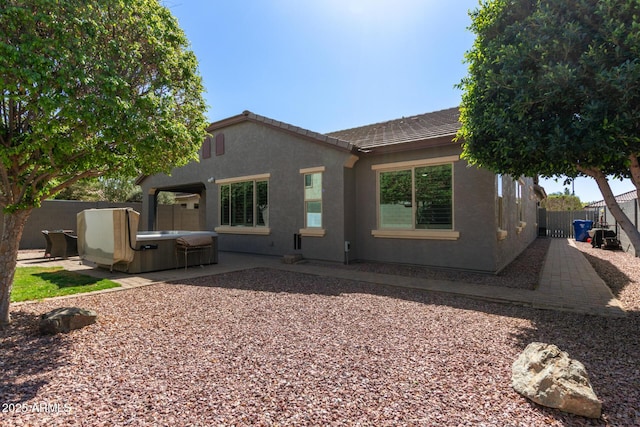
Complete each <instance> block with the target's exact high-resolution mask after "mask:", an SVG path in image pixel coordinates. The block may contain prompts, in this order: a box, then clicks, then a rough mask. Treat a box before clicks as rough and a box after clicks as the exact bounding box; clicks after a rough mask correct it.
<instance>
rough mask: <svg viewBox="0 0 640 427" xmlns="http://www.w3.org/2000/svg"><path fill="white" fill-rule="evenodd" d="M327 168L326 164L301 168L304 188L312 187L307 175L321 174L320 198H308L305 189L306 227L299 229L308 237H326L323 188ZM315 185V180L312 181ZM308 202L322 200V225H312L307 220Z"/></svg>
mask: <svg viewBox="0 0 640 427" xmlns="http://www.w3.org/2000/svg"><path fill="white" fill-rule="evenodd" d="M325 170H326V168H325V167H324V166H319V167H313V168H305V169H300V174H301V175H302V180H303V190H306V189H307V188H310V187H309V186H307V176H310V175H313V174H320V189H321V192H320V198H319V199H307V197H306V191H304V195H303V199H304V202H303V205H304V228H301V229H300V230H299V233H300V234H301V235H302V236H306V237H324V236H325V234H326V230H325V228H324V224H325V218H324V203H323V200H322V196H323V195H322V188H324V187H323V186H324V183H323V181H324V172H325ZM311 184H312V185H313V181H312V183H311ZM307 202H320V218H321V219H320V221H321V225H320V227H310V226H309V224H308V222H307V219H308V218H307Z"/></svg>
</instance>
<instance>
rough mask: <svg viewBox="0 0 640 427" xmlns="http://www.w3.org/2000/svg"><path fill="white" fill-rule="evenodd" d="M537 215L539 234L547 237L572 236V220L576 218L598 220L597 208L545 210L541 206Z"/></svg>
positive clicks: (573, 234)
mask: <svg viewBox="0 0 640 427" xmlns="http://www.w3.org/2000/svg"><path fill="white" fill-rule="evenodd" d="M539 215H540V216H539V218H540V226H541V230H540V234H541V235H543V236H548V237H559V238H573V237H574V236H575V233H574V228H573V221H574V220H576V219H582V220H590V221H593V222H594V223H595V222H597V221H598V212H597V210H581V211H547V210H546V209H543V208H541V209H540V210H539ZM545 221H546V223H545ZM544 224H546V225H544ZM543 225H544V226H543ZM545 227H546V230H545V229H544V228H545Z"/></svg>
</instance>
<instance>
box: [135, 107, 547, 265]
mask: <svg viewBox="0 0 640 427" xmlns="http://www.w3.org/2000/svg"><path fill="white" fill-rule="evenodd" d="M458 117H459V110H458V108H450V109H447V110H442V111H436V112H432V113H427V114H421V115H416V116H413V117H404V118H401V119H396V120H391V121H388V122H384V123H377V124H372V125H368V126H362V127H358V128H354V129H348V130H343V131H338V132H333V133H329V134H320V133H316V132H313V131H310V130H306V129H302V128H299V127H296V126H292V125H289V124H287V123H283V122H280V121H277V120H273V119H270V118H267V117H264V116H260V115H257V114H254V113H252V112H249V111H245V112H243V113H242V114H239V115H237V116H233V117H229V118H227V119H224V120H221V121H218V122H215V123H212V124H211V125H210V126H209V128H208V131H209V133H210V136H209V137H208V138H207V139H206V140H205V141H204V143H203V145H202V149H201V150H200V161H199V162H192V163H190V164H188V165H187V166H184V167H181V168H176V169H174V170H173V171H172V173H171V175H165V174H158V175H153V176H145V177H141V178H140V179H139V180H138V184H140V185H141V186H142V189H143V194H145V195H147V196H146V197H145V198H144V199H143V209H142V210H143V212H142V213H143V215H142V217H141V224H140V229H141V230H145V229H146V230H154V229H157V227H158V223H159V222H160V220H159V218H158V215H157V212H158V206H157V194H158V192H159V191H175V192H181V193H191V194H199V195H200V199H199V206H198V221H199V228H200V229H202V230H215V231H216V232H217V233H218V235H219V237H218V244H219V249H220V250H221V251H237V252H246V253H254V254H264V255H276V256H282V255H285V254H295V253H300V254H302V255H303V256H304V258H306V259H317V260H326V261H335V262H344V261H347V260H348V261H354V260H367V261H377V262H389V263H403V264H415V265H426V266H437V267H444V268H453V269H465V270H474V271H483V272H490V273H494V272H497V271H499V270H501V269H502V268H503V267H504V266H506V265H507V264H508V263H509V262H511V261H512V260H513V259H514V258H515V257H516V256H517V255H518V254H519V253H521V252H522V251H523V250H524V249H525V248H526V247H527V246H528V245H529V244H530V243H531V242H532V241H533V240H534V239H535V238H536V236H537V225H536V224H537V218H536V215H537V209H536V206H537V202H538V197H539V191H537V190H539V188H537V186H536V184H535V183H534V180H533V179H532V178H524V177H522V178H517V179H512V178H511V177H508V176H504V177H503V176H497V175H495V174H494V173H492V172H489V171H488V170H484V169H480V168H477V167H474V166H469V165H468V164H467V162H465V161H464V160H461V159H460V153H461V151H462V150H461V144H460V143H459V142H454V141H453V139H454V137H455V134H456V131H457V130H458V129H459V126H460V124H459V121H458Z"/></svg>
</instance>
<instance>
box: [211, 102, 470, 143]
mask: <svg viewBox="0 0 640 427" xmlns="http://www.w3.org/2000/svg"><path fill="white" fill-rule="evenodd" d="M459 117H460V110H459V109H458V107H454V108H448V109H446V110H440V111H435V112H432V113H426V114H419V115H417V116H411V117H402V118H400V119H395V120H389V121H387V122H382V123H375V124H372V125H366V126H360V127H356V128H352V129H345V130H341V131H337V132H330V133H327V134H322V133H318V132H313V131H310V130H307V129H303V128H301V127H298V126H293V125H290V124H288V123H284V122H281V121H278V120H273V119H270V118H268V117H265V116H261V115H259V114H255V113H252V112H251V111H243V112H242V114H239V115H237V116H233V117H229V118H227V119H223V120H220V121H218V122H215V123H211V124H210V125H209V127H208V129H207V130H208V131H209V132H213V131H215V130H218V129H221V128H224V127H226V126H229V125H232V124H236V123H239V122H243V121H253V122H258V123H263V124H265V125H267V126H270V127H274V128H277V129H281V130H284V131H286V132H291V133H294V134H297V135H300V136H303V137H306V138H310V139H312V140H315V141H318V142H323V143H327V144H330V145H333V146H335V147H337V148H341V149H344V150H349V151H353V150H356V149H358V150H360V151H365V152H366V151H368V150H371V149H373V148H377V147H389V146H395V145H398V144H404V143H408V142H417V141H425V140H432V139H436V138H440V137H452V138H453V136H455V134H456V132H457V131H458V129H460V122H459V120H458V119H459Z"/></svg>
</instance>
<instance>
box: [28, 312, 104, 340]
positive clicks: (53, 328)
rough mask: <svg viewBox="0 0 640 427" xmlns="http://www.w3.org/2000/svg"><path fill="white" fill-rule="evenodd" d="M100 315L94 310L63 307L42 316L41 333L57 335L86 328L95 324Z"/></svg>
mask: <svg viewBox="0 0 640 427" xmlns="http://www.w3.org/2000/svg"><path fill="white" fill-rule="evenodd" d="M96 317H98V315H97V314H96V313H95V312H94V311H92V310H85V309H83V308H78V307H62V308H56V309H55V310H51V311H50V312H48V313H45V314H43V315H42V316H40V333H42V334H57V333H59V332H69V331H72V330H74V329H80V328H84V327H85V326H87V325H91V324H92V323H95V321H96Z"/></svg>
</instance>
